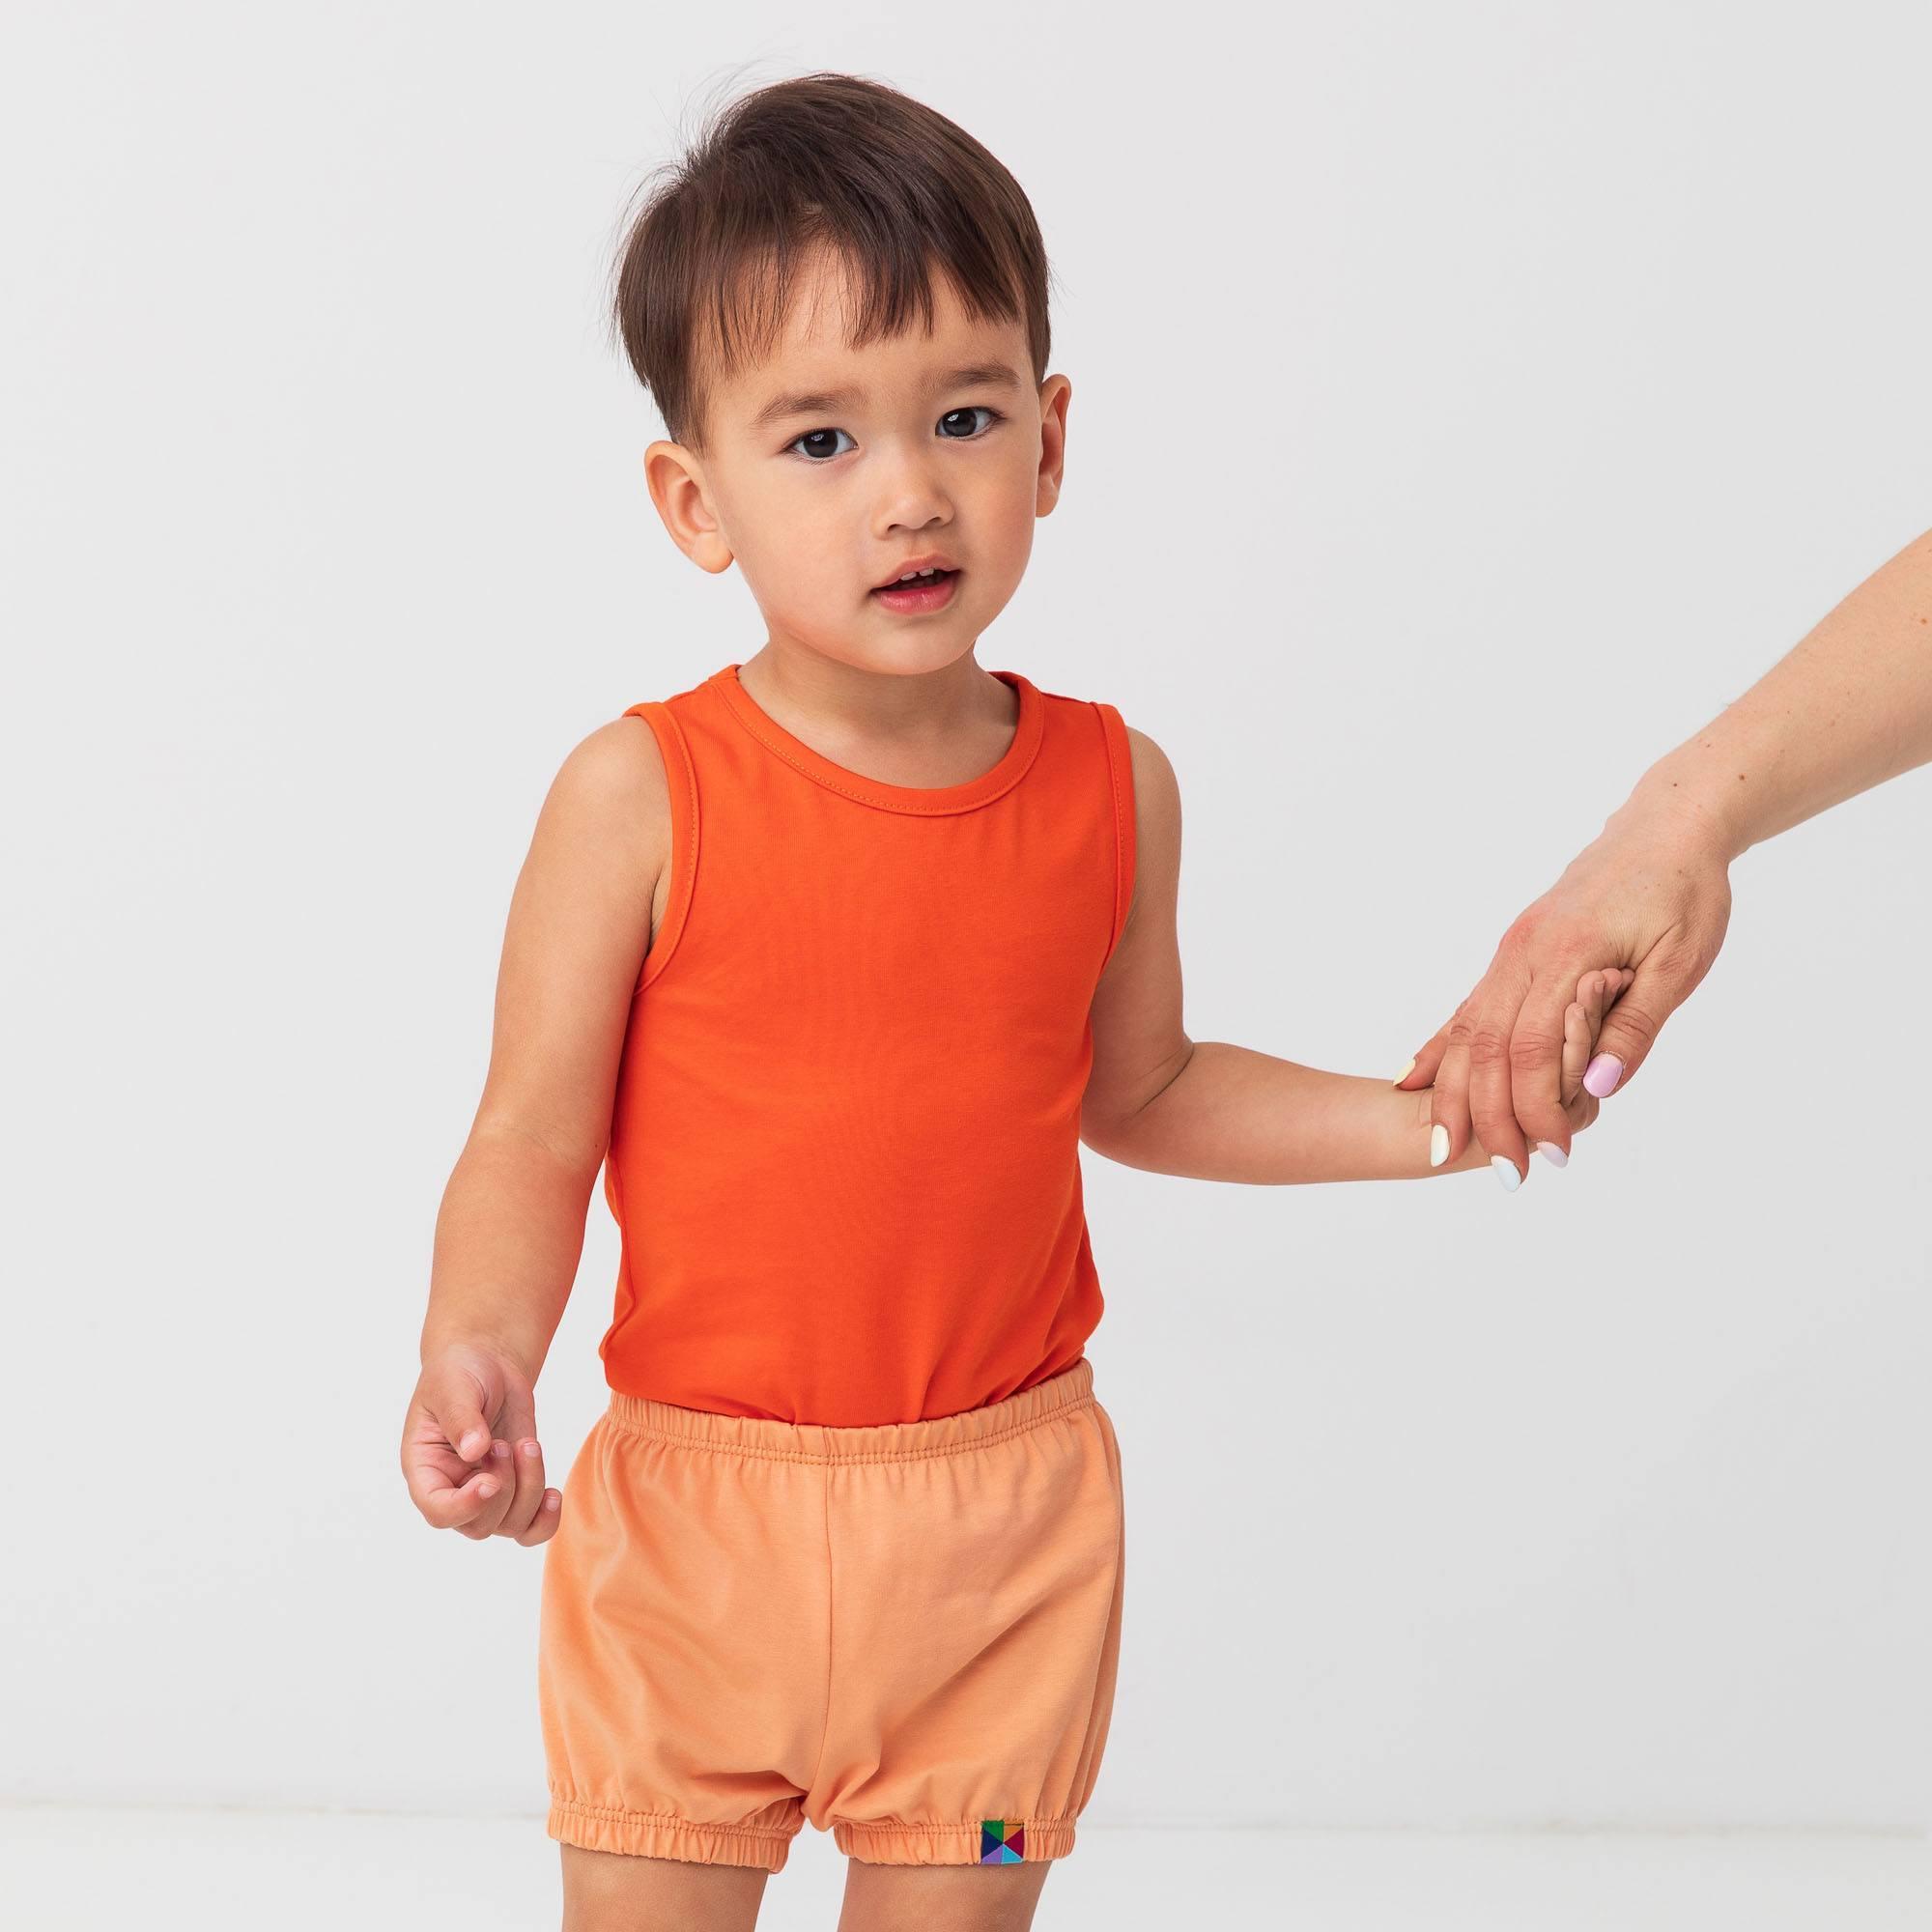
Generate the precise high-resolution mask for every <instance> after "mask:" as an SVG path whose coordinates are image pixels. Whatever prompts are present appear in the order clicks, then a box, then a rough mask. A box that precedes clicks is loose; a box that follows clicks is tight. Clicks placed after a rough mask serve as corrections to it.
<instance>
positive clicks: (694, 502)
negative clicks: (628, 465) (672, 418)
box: [644, 440, 731, 577]
mask: <svg viewBox="0 0 1932 1932" xmlns="http://www.w3.org/2000/svg"><path fill="white" fill-rule="evenodd" d="M644 482H645V485H646V487H647V488H648V489H649V491H650V493H651V501H652V502H653V503H655V504H656V505H657V511H658V516H659V519H660V520H661V521H662V522H663V524H664V526H665V528H666V529H667V530H668V531H669V532H670V540H671V542H672V543H674V544H675V545H676V546H677V547H678V549H679V550H681V551H682V552H683V553H684V554H685V555H686V556H688V557H690V559H691V560H692V562H693V563H695V564H696V565H697V567H698V568H699V569H700V570H708V571H710V572H711V574H712V575H713V576H714V577H715V576H716V575H717V574H718V572H720V571H721V570H726V569H728V568H729V567H730V563H731V546H730V545H729V544H728V543H726V542H725V532H724V529H723V528H722V526H720V524H719V522H718V513H717V511H716V510H714V509H713V508H712V505H711V497H710V493H709V492H708V491H707V490H706V488H705V485H704V468H703V465H702V464H701V463H699V461H698V459H697V458H696V456H694V455H693V454H692V453H691V451H690V450H688V449H687V448H685V446H684V445H683V444H682V443H681V442H665V441H662V440H660V441H657V442H654V443H652V444H651V446H650V447H649V448H648V449H647V450H645V451H644Z"/></svg>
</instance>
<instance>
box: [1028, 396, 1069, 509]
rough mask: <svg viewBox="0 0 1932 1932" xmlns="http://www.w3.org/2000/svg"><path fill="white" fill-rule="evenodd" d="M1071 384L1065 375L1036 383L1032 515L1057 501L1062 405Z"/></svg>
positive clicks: (1063, 437)
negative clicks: (1036, 466)
mask: <svg viewBox="0 0 1932 1932" xmlns="http://www.w3.org/2000/svg"><path fill="white" fill-rule="evenodd" d="M1072 394H1073V384H1071V383H1069V382H1068V381H1067V380H1066V378H1065V376H1049V377H1048V378H1047V379H1046V381H1045V382H1044V383H1042V384H1040V385H1039V486H1038V489H1037V492H1036V496H1035V501H1034V515H1035V516H1037V517H1044V516H1046V515H1047V514H1048V513H1049V512H1050V511H1051V510H1052V509H1053V506H1054V505H1055V504H1056V503H1057V502H1059V501H1060V480H1061V477H1062V476H1063V475H1064V474H1065V469H1066V405H1067V402H1068V400H1069V399H1070V398H1071V396H1072Z"/></svg>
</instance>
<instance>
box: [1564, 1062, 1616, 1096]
mask: <svg viewBox="0 0 1932 1932" xmlns="http://www.w3.org/2000/svg"><path fill="white" fill-rule="evenodd" d="M1573 1064H1574V1063H1573ZM1623 1077H1624V1064H1623V1062H1622V1061H1621V1060H1619V1059H1618V1058H1617V1057H1616V1055H1615V1054H1614V1053H1600V1054H1598V1056H1597V1057H1596V1059H1595V1060H1593V1061H1591V1063H1590V1064H1589V1065H1588V1066H1587V1067H1586V1068H1584V1071H1583V1091H1584V1092H1585V1093H1586V1094H1595V1095H1596V1096H1597V1098H1598V1099H1600V1100H1602V1099H1605V1098H1607V1097H1608V1096H1609V1095H1610V1094H1614V1093H1615V1092H1616V1091H1617V1082H1618V1081H1619V1080H1621V1079H1622V1078H1623Z"/></svg>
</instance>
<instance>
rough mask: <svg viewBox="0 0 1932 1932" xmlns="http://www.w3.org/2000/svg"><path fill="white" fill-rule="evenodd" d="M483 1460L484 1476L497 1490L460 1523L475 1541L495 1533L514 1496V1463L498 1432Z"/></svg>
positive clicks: (508, 1510)
mask: <svg viewBox="0 0 1932 1932" xmlns="http://www.w3.org/2000/svg"><path fill="white" fill-rule="evenodd" d="M483 1461H484V1475H485V1478H486V1480H487V1482H489V1483H494V1484H495V1485H496V1489H495V1490H494V1491H493V1492H492V1493H491V1495H490V1497H489V1500H488V1501H487V1502H485V1503H484V1505H483V1507H482V1508H481V1509H479V1510H478V1511H477V1512H476V1514H475V1515H474V1516H473V1517H471V1518H470V1519H469V1521H468V1522H466V1523H465V1524H464V1525H463V1533H464V1535H465V1536H467V1537H469V1538H470V1539H471V1540H472V1541H474V1542H478V1543H480V1542H481V1541H482V1540H483V1539H484V1538H485V1537H486V1536H495V1535H496V1533H497V1528H498V1526H499V1525H500V1524H501V1522H502V1520H503V1519H504V1517H506V1516H507V1515H508V1514H509V1512H510V1506H511V1505H512V1504H513V1503H514V1502H515V1501H516V1499H517V1469H516V1463H515V1462H514V1460H513V1459H512V1458H511V1455H510V1445H509V1444H508V1443H507V1442H505V1441H504V1440H503V1438H502V1437H501V1436H500V1435H499V1436H497V1438H496V1439H495V1440H494V1441H493V1442H492V1443H491V1444H490V1447H489V1451H488V1453H487V1454H486V1455H485V1457H484V1459H483Z"/></svg>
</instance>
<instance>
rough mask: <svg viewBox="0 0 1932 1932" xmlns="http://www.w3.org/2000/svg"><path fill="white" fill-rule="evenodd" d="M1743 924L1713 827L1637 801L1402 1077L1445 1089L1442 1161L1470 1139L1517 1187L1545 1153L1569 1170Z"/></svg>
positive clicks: (1525, 919) (1439, 1115)
mask: <svg viewBox="0 0 1932 1932" xmlns="http://www.w3.org/2000/svg"><path fill="white" fill-rule="evenodd" d="M1730 916H1731V887H1730V877H1729V867H1728V861H1727V859H1726V858H1725V857H1724V856H1723V854H1722V852H1721V850H1720V849H1719V846H1718V844H1717V843H1716V841H1715V840H1714V838H1712V837H1711V835H1710V834H1709V832H1708V831H1707V830H1706V829H1705V826H1704V824H1703V822H1702V821H1701V820H1700V819H1699V818H1698V817H1697V815H1696V814H1695V813H1693V812H1692V811H1690V810H1687V809H1685V808H1682V807H1680V806H1678V805H1677V804H1676V803H1675V802H1674V801H1672V799H1671V798H1670V797H1669V795H1668V793H1667V791H1646V790H1639V791H1638V792H1637V793H1634V794H1633V796H1632V798H1631V800H1630V801H1629V803H1627V804H1626V805H1625V806H1624V807H1623V808H1622V809H1621V810H1618V811H1617V812H1615V813H1613V814H1612V816H1611V817H1610V819H1609V820H1608V821H1607V822H1606V824H1605V827H1604V830H1603V832H1602V833H1601V834H1600V835H1599V836H1598V838H1595V839H1594V840H1593V841H1592V842H1591V843H1590V844H1589V845H1587V846H1585V847H1584V849H1583V850H1582V851H1581V852H1579V853H1578V854H1577V857H1576V858H1575V859H1573V860H1572V861H1571V862H1570V864H1569V866H1568V867H1566V868H1565V870H1564V872H1563V875H1562V877H1561V878H1559V879H1558V880H1557V882H1556V883H1555V885H1553V886H1551V887H1550V889H1549V890H1548V892H1547V893H1545V894H1544V895H1543V896H1542V897H1541V898H1539V899H1537V900H1536V901H1535V902H1534V903H1533V904H1531V905H1530V906H1528V907H1527V908H1525V910H1524V911H1523V912H1521V913H1520V914H1519V915H1518V917H1517V919H1516V920H1515V921H1514V923H1512V924H1511V925H1510V927H1509V929H1508V931H1506V932H1505V933H1504V934H1503V937H1502V941H1501V943H1500V944H1499V945H1498V946H1497V948H1496V952H1495V955H1494V957H1493V958H1492V960H1491V962H1490V966H1489V970H1488V971H1487V972H1486V973H1485V974H1484V975H1483V977H1482V979H1481V980H1478V981H1477V983H1476V985H1475V987H1474V988H1473V989H1472V990H1471V991H1470V993H1469V995H1468V997H1467V998H1466V999H1465V1000H1463V1003H1462V1005H1461V1006H1459V1007H1458V1008H1457V1009H1456V1010H1455V1012H1454V1013H1453V1014H1452V1015H1451V1016H1450V1018H1449V1019H1448V1021H1447V1022H1445V1024H1444V1025H1443V1026H1442V1027H1441V1028H1439V1029H1438V1030H1437V1031H1436V1033H1435V1035H1434V1036H1433V1037H1431V1039H1430V1040H1429V1041H1428V1043H1427V1044H1426V1045H1425V1046H1424V1047H1423V1048H1422V1049H1421V1051H1420V1052H1419V1053H1417V1055H1416V1057H1415V1059H1414V1060H1413V1061H1411V1062H1410V1064H1409V1065H1408V1066H1407V1067H1406V1068H1405V1070H1404V1071H1403V1072H1402V1074H1401V1075H1399V1076H1398V1078H1397V1079H1396V1082H1395V1085H1396V1086H1398V1087H1401V1088H1406V1089H1408V1090H1411V1091H1419V1090H1421V1089H1423V1088H1425V1087H1433V1100H1432V1113H1433V1115H1434V1125H1433V1127H1432V1130H1431V1146H1430V1155H1431V1165H1432V1166H1438V1167H1439V1166H1441V1165H1442V1164H1443V1163H1444V1162H1445V1161H1449V1160H1454V1159H1457V1158H1459V1157H1460V1156H1461V1155H1462V1153H1463V1151H1464V1150H1465V1149H1466V1148H1467V1147H1468V1145H1469V1141H1470V1137H1471V1135H1472V1134H1473V1135H1474V1137H1475V1138H1476V1139H1477V1140H1478V1141H1479V1142H1480V1143H1481V1145H1482V1147H1483V1148H1484V1150H1485V1151H1487V1152H1488V1153H1489V1155H1490V1157H1491V1160H1492V1164H1493V1165H1494V1166H1495V1169H1496V1173H1497V1178H1498V1179H1500V1180H1501V1181H1502V1182H1503V1185H1504V1186H1505V1187H1507V1188H1510V1189H1512V1190H1513V1189H1514V1188H1515V1187H1517V1186H1518V1185H1519V1184H1520V1182H1521V1180H1522V1179H1524V1178H1525V1177H1526V1175H1527V1172H1528V1165H1529V1147H1530V1146H1531V1145H1532V1144H1534V1145H1536V1146H1538V1147H1540V1148H1541V1149H1542V1150H1543V1152H1544V1154H1545V1157H1546V1158H1548V1159H1549V1160H1551V1161H1553V1162H1554V1164H1555V1165H1557V1166H1559V1167H1561V1166H1564V1165H1566V1164H1567V1162H1568V1160H1569V1155H1570V1142H1571V1137H1572V1134H1573V1133H1574V1132H1575V1131H1577V1130H1578V1129H1580V1128H1581V1127H1584V1126H1587V1125H1589V1123H1590V1122H1591V1121H1592V1120H1594V1119H1595V1118H1596V1105H1595V1102H1596V1101H1597V1100H1599V1099H1602V1098H1603V1097H1605V1095H1607V1094H1610V1093H1612V1092H1613V1091H1615V1090H1617V1089H1619V1088H1621V1087H1627V1086H1628V1085H1629V1084H1630V1082H1631V1080H1632V1078H1633V1077H1634V1074H1635V1072H1636V1070H1637V1068H1638V1067H1639V1066H1641V1065H1643V1062H1644V1060H1645V1059H1646V1058H1647V1057H1648V1055H1649V1052H1650V1048H1651V1044H1652V1042H1653V1041H1654V1040H1655V1039H1656V1037H1657V1036H1658V1034H1659V1032H1660V1031H1661V1030H1662V1026H1663V1023H1664V1021H1665V1020H1667V1019H1668V1018H1669V1017H1670V1015H1671V1014H1672V1013H1673V1012H1675V1011H1676V1009H1678V1008H1679V1007H1680V1006H1682V1005H1683V1003H1684V1002H1685V1001H1686V1000H1687V999H1688V998H1689V997H1690V994H1691V992H1692V991H1693V990H1694V989H1695V987H1696V986H1697V984H1698V982H1699V981H1700V980H1702V979H1703V977H1704V975H1705V974H1706V973H1707V972H1709V970H1710V968H1711V964H1712V961H1713V960H1715V959H1716V958H1717V956H1718V951H1719V947H1721V946H1722V944H1723V940H1724V933H1725V930H1726V928H1727V926H1728V925H1729V923H1730ZM1579 1050H1581V1051H1582V1052H1583V1055H1584V1058H1585V1059H1586V1060H1587V1066H1586V1067H1585V1068H1584V1069H1583V1070H1581V1071H1580V1072H1578V1071H1577V1070H1576V1067H1577V1055H1578V1053H1579ZM1592 1050H1593V1052H1592ZM1573 1081H1574V1083H1575V1084H1573ZM1579 1088H1580V1090H1581V1091H1580V1094H1579V1093H1578V1091H1577V1090H1578V1089H1579ZM1505 1170H1507V1172H1506V1171H1505Z"/></svg>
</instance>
